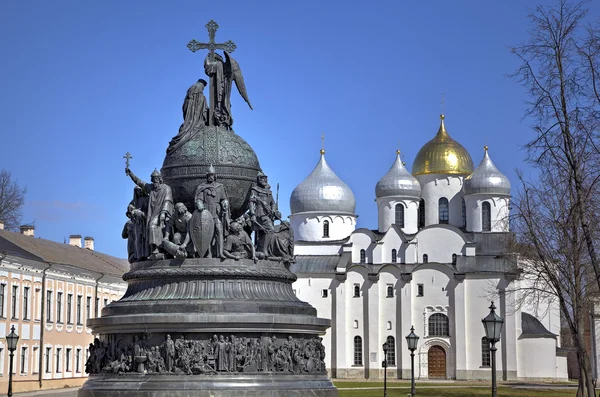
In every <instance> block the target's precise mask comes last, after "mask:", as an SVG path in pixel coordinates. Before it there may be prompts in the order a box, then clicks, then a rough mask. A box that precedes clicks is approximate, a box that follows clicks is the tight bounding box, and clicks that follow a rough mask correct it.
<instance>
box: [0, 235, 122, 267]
mask: <svg viewBox="0 0 600 397" xmlns="http://www.w3.org/2000/svg"><path fill="white" fill-rule="evenodd" d="M0 252H1V253H5V254H7V256H10V257H13V258H19V261H21V262H23V261H28V262H29V263H31V264H34V263H42V264H47V263H50V264H52V265H53V266H59V267H62V268H63V270H66V269H71V271H74V270H76V269H79V270H80V271H81V273H84V274H86V275H89V276H90V277H98V274H106V275H111V276H115V277H118V278H120V277H121V276H122V275H123V274H124V273H125V272H127V271H129V262H127V261H126V260H125V259H119V258H115V257H113V256H110V255H106V254H102V253H100V252H97V251H93V250H89V249H86V248H79V247H75V246H72V245H69V244H63V243H57V242H55V241H50V240H46V239H42V238H36V237H33V236H25V235H23V234H20V233H13V232H9V231H7V230H0Z"/></svg>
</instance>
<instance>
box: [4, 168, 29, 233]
mask: <svg viewBox="0 0 600 397" xmlns="http://www.w3.org/2000/svg"><path fill="white" fill-rule="evenodd" d="M25 193H27V188H26V187H21V186H19V184H18V183H17V181H16V180H14V179H13V178H12V175H11V174H10V172H8V171H7V170H5V169H2V170H0V220H1V221H4V227H5V228H6V229H8V230H14V231H17V230H19V225H20V222H21V216H22V209H23V204H24V203H25Z"/></svg>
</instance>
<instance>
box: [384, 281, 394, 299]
mask: <svg viewBox="0 0 600 397" xmlns="http://www.w3.org/2000/svg"><path fill="white" fill-rule="evenodd" d="M385 296H386V297H387V298H393V297H394V286H393V285H391V284H390V285H388V286H387V288H386V294H385Z"/></svg>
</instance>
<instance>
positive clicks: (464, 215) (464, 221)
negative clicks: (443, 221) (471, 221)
mask: <svg viewBox="0 0 600 397" xmlns="http://www.w3.org/2000/svg"><path fill="white" fill-rule="evenodd" d="M460 205H461V209H462V227H467V204H466V203H465V198H464V197H463V198H461V199H460Z"/></svg>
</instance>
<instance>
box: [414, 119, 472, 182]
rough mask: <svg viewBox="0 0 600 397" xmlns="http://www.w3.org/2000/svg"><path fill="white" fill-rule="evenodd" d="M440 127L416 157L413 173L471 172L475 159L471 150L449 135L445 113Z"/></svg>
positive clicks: (454, 173)
mask: <svg viewBox="0 0 600 397" xmlns="http://www.w3.org/2000/svg"><path fill="white" fill-rule="evenodd" d="M440 119H441V122H440V129H439V130H438V132H437V134H436V135H435V137H434V138H433V139H432V140H430V141H429V142H427V143H426V144H425V145H423V147H422V148H421V150H419V153H417V157H415V161H414V163H413V166H412V174H413V175H426V174H453V175H456V174H459V175H460V174H466V175H468V174H471V173H472V172H473V168H474V167H473V160H472V159H471V155H469V152H467V150H466V149H465V148H464V147H463V146H462V145H461V144H460V143H458V142H456V141H455V140H454V139H452V138H451V137H450V135H448V132H447V131H446V127H445V126H444V115H443V114H442V115H440Z"/></svg>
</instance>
